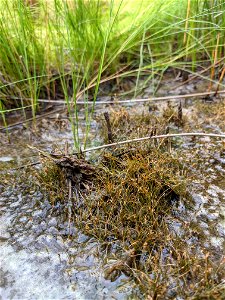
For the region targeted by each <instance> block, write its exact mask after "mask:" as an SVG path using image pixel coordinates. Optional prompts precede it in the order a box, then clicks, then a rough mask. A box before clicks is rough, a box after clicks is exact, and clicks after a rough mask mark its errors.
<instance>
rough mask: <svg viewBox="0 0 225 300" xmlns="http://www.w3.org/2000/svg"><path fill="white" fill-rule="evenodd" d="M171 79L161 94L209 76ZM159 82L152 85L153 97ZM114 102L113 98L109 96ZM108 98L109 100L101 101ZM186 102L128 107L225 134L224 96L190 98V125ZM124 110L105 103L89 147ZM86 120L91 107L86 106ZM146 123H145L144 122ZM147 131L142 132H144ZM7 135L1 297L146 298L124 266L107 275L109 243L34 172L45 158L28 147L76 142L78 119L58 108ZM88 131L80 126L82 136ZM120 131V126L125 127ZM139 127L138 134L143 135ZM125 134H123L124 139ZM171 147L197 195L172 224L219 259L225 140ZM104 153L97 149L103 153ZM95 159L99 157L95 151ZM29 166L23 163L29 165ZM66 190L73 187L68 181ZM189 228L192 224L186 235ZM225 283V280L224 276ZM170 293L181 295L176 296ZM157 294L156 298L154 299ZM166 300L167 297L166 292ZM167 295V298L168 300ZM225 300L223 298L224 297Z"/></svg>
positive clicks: (224, 215) (0, 163)
mask: <svg viewBox="0 0 225 300" xmlns="http://www.w3.org/2000/svg"><path fill="white" fill-rule="evenodd" d="M173 85H174V88H172V87H171V81H170V79H169V78H167V79H166V80H165V81H163V82H162V83H161V88H160V90H159V95H167V94H168V93H169V94H173V95H176V94H184V93H193V92H199V91H200V90H201V91H202V90H203V89H204V88H205V87H206V86H204V83H203V82H199V81H198V82H197V81H196V82H192V83H191V84H189V85H186V86H184V85H183V86H181V87H178V88H175V86H176V85H178V84H177V82H173ZM151 93H152V87H149V88H147V89H146V90H145V91H144V94H143V95H142V97H148V96H149V95H151ZM107 99H108V100H111V98H110V97H108V98H107V97H105V98H104V100H107ZM100 100H101V99H100ZM179 103H180V101H179V102H178V101H170V102H169V103H168V102H165V101H164V102H157V103H156V104H155V103H150V104H147V105H146V104H145V105H144V104H143V105H139V104H138V105H137V104H132V105H129V106H126V107H123V108H122V109H123V110H126V111H127V113H128V114H130V115H137V114H138V115H143V114H152V116H153V117H154V118H161V116H162V115H164V118H167V119H168V120H169V119H170V121H169V123H168V126H169V131H170V133H173V132H174V133H177V132H183V131H187V132H191V131H193V132H196V131H199V132H210V133H218V134H221V133H223V134H224V132H225V125H224V111H225V102H224V99H223V98H214V99H213V101H210V102H209V101H207V100H200V99H191V100H190V99H189V100H184V101H183V102H182V108H183V118H184V120H185V123H184V124H183V125H182V126H180V125H179V124H178V125H177V124H176V122H175V121H174V119H173V118H172V117H171V116H173V114H174V115H175V116H176V113H177V108H178V106H179ZM105 111H107V112H109V116H112V114H113V113H115V112H117V111H118V112H119V111H121V107H119V106H118V105H117V104H115V105H113V106H111V105H105V106H104V107H101V108H100V109H97V110H96V113H95V121H93V123H92V126H91V133H90V141H89V145H98V144H101V143H103V142H104V138H103V136H101V135H100V131H101V130H100V129H101V125H100V123H101V122H99V120H100V119H104V117H103V113H104V112H105ZM79 114H80V116H81V121H82V115H84V111H83V110H82V108H81V109H80V111H79ZM140 127H141V124H140ZM141 132H142V131H141V130H140V131H139V134H140V135H141ZM0 134H1V141H0V145H1V155H0V170H1V181H0V191H1V194H0V201H1V203H0V205H1V217H0V218H1V222H0V224H1V225H0V244H1V266H0V278H1V281H0V289H1V290H0V291H1V292H0V295H1V298H2V299H87V300H88V299H129V298H130V299H141V298H145V296H144V294H143V293H142V292H141V291H140V290H139V288H138V285H137V284H136V282H135V281H134V280H133V279H132V278H130V277H129V276H127V275H125V274H124V273H123V272H122V273H121V274H120V276H118V277H117V278H116V279H114V280H109V279H106V278H105V270H106V268H107V267H108V266H109V263H110V259H111V257H110V256H108V253H107V252H106V251H104V249H103V248H102V247H101V243H100V242H99V241H98V240H97V239H96V238H93V237H90V236H87V235H85V234H84V232H83V231H82V230H81V229H78V228H77V227H76V225H75V224H68V220H66V219H65V218H64V217H63V211H64V208H65V206H66V203H65V204H62V203H61V202H56V203H54V205H52V204H51V203H50V201H49V197H48V194H46V192H45V191H44V189H43V188H42V186H41V185H40V184H38V183H37V181H36V179H35V177H34V170H35V169H36V170H38V169H40V168H41V166H40V165H33V166H26V165H28V164H30V163H35V162H36V161H38V160H39V157H38V155H37V152H36V151H34V150H31V149H30V148H29V147H27V145H32V146H35V147H37V148H39V149H42V150H44V151H48V152H50V151H52V150H54V149H58V148H60V149H61V150H62V151H63V150H64V145H65V143H68V145H69V146H71V145H72V133H71V126H70V122H69V120H68V118H67V116H66V114H65V113H63V112H62V113H60V114H58V113H56V114H52V115H51V116H46V117H43V118H42V119H40V120H39V121H38V122H37V124H36V127H35V128H34V127H27V126H24V125H18V126H17V127H16V128H15V127H13V128H12V129H10V131H9V135H10V140H11V143H9V142H8V138H7V135H6V134H5V133H3V132H1V133H0ZM83 134H84V129H82V127H81V129H80V136H81V137H82V135H83ZM117 134H119V132H117ZM137 134H138V133H137V132H135V133H134V135H136V136H135V137H138V136H137ZM124 137H125V136H122V135H121V139H123V138H124ZM171 151H172V152H173V153H176V154H178V156H179V160H180V162H181V163H182V164H183V165H184V166H186V167H187V168H188V170H189V172H188V176H189V178H188V179H189V180H188V191H189V194H190V196H191V202H190V207H189V208H188V207H187V206H186V205H184V203H183V202H182V200H180V203H179V205H178V208H177V210H176V213H177V214H179V220H180V222H179V221H178V219H176V220H175V218H171V219H168V222H170V228H171V230H172V231H173V232H174V234H176V235H178V236H179V237H180V238H181V240H185V241H186V242H187V244H189V245H190V247H195V248H198V252H199V253H206V252H207V253H210V255H211V256H212V257H214V258H215V261H217V262H218V261H220V262H222V261H223V259H224V254H225V253H224V249H225V242H224V241H225V239H224V238H225V221H224V220H225V168H224V166H225V145H224V141H223V140H220V139H209V138H208V137H201V138H192V137H186V138H175V139H173V141H172V143H171ZM99 155H100V154H99V153H95V154H90V155H89V158H90V157H91V158H92V159H95V158H96V157H98V156H99ZM92 156H93V157H94V158H93V157H92ZM21 167H23V168H22V169H21ZM65 188H66V187H65ZM184 227H185V228H187V227H188V228H189V235H188V236H187V235H186V231H185V230H184ZM221 284H223V285H225V283H224V282H223V281H221ZM173 290H174V287H173V286H172V287H171V290H170V292H169V293H168V294H167V296H166V297H168V299H169V298H171V297H172V298H171V299H183V298H179V295H177V294H176V293H175V294H173V292H172V291H173ZM149 299H150V298H149ZM158 299H164V298H158ZM165 299H166V298H165ZM221 299H223V298H221Z"/></svg>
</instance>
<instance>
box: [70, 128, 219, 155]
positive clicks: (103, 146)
mask: <svg viewBox="0 0 225 300" xmlns="http://www.w3.org/2000/svg"><path fill="white" fill-rule="evenodd" d="M185 136H203V137H204V136H208V137H212V138H222V139H225V134H214V133H204V132H187V133H186V132H184V133H174V134H161V135H153V136H146V137H142V138H137V139H132V140H125V141H121V142H117V143H112V144H106V145H101V146H97V147H93V148H88V149H84V150H82V152H90V151H94V150H100V149H104V148H110V147H114V146H119V145H123V144H130V143H136V142H141V141H147V140H151V139H162V138H171V137H185ZM75 153H77V152H75ZM75 153H74V154H75Z"/></svg>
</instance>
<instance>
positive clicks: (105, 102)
mask: <svg viewBox="0 0 225 300" xmlns="http://www.w3.org/2000/svg"><path fill="white" fill-rule="evenodd" d="M215 93H216V91H212V92H203V93H194V94H182V95H169V96H163V97H149V98H140V99H126V100H113V101H96V102H95V105H102V104H120V103H124V104H126V103H128V104H129V103H135V102H150V101H155V102H156V101H164V100H178V99H183V98H194V97H204V96H208V95H214V94H215ZM217 94H225V90H222V91H218V92H217ZM14 99H15V98H14ZM24 100H27V101H31V99H30V98H26V99H24ZM38 102H46V103H58V104H65V103H66V100H65V99H59V100H48V99H38ZM69 103H70V104H72V103H73V102H72V101H70V102H69ZM76 104H77V105H84V104H93V101H78V102H77V103H76Z"/></svg>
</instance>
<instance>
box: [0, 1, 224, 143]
mask: <svg viewBox="0 0 225 300" xmlns="http://www.w3.org/2000/svg"><path fill="white" fill-rule="evenodd" d="M31 2H33V5H31V4H28V3H29V2H28V1H25V0H12V1H9V0H3V1H1V3H0V9H1V12H2V13H1V18H0V46H1V52H0V96H1V101H2V103H3V105H2V107H4V108H5V109H10V108H14V107H18V106H19V107H22V108H23V107H25V106H29V105H31V107H32V113H33V117H34V118H35V114H36V111H37V109H39V106H40V105H39V103H38V98H45V99H57V98H63V99H65V103H66V104H67V107H68V112H69V115H70V121H71V124H72V130H73V133H74V147H75V148H77V149H79V148H80V145H81V142H83V143H84V146H85V145H86V143H87V138H88V133H89V128H90V120H91V117H92V113H93V111H94V107H95V101H96V97H97V94H98V90H99V86H100V84H101V81H102V80H103V79H104V80H109V79H110V78H111V77H113V76H116V77H123V78H124V77H127V76H133V77H136V78H137V79H136V86H135V91H134V96H136V95H137V94H138V93H139V92H140V90H141V88H143V87H144V86H146V85H147V84H148V82H149V81H151V80H154V78H155V76H159V75H160V74H163V72H165V70H166V69H167V68H168V67H176V68H180V69H188V70H189V72H195V71H196V67H197V66H198V65H199V64H203V63H205V62H206V63H208V62H210V63H211V64H213V63H214V61H215V52H216V56H217V59H218V60H219V59H220V58H222V57H223V56H224V46H223V45H224V32H225V31H224V26H225V17H224V14H223V11H224V9H225V2H223V1H222V0H220V1H219V0H218V1H215V0H214V1H207V0H205V1H199V0H193V1H190V2H189V1H188V0H181V1H179V3H178V2H177V1H175V0H169V1H164V0H157V1H147V0H143V1H129V0H108V1H103V0H96V1H92V0H87V1H86V0H72V1H68V0H54V1H44V0H36V1H31ZM188 3H189V4H190V5H188ZM123 70H124V71H123ZM115 74H116V75H115ZM146 74H147V77H145V78H146V79H145V82H144V83H143V81H141V80H140V78H141V76H142V75H146ZM210 80H211V81H213V78H211V79H210ZM81 95H82V97H83V99H84V100H87V99H88V98H89V97H90V96H92V99H93V105H92V107H88V105H86V106H85V107H86V110H85V122H86V134H85V137H84V140H82V141H80V138H79V137H78V127H79V122H78V114H77V100H78V99H79V97H81ZM71 101H72V103H73V109H71V105H70V102H71ZM90 111H91V113H90ZM25 112H26V109H25V108H24V113H25ZM2 114H4V109H3V110H2ZM74 119H75V122H74Z"/></svg>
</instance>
